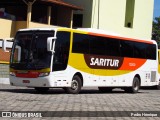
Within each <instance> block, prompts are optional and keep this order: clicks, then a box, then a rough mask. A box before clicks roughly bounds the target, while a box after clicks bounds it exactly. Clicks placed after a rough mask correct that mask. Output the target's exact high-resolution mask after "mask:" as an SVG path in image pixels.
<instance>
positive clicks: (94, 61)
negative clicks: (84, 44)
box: [84, 54, 123, 70]
mask: <svg viewBox="0 0 160 120" xmlns="http://www.w3.org/2000/svg"><path fill="white" fill-rule="evenodd" d="M84 58H85V61H86V64H87V65H88V67H90V68H93V69H114V70H116V69H119V68H120V67H121V66H122V63H123V58H121V57H114V56H100V55H88V54H85V55H84Z"/></svg>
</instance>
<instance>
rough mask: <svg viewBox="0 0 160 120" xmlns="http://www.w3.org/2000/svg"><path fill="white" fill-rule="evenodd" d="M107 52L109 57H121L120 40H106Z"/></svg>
mask: <svg viewBox="0 0 160 120" xmlns="http://www.w3.org/2000/svg"><path fill="white" fill-rule="evenodd" d="M106 45H107V47H106V50H107V55H109V56H120V44H119V40H118V39H112V38H106Z"/></svg>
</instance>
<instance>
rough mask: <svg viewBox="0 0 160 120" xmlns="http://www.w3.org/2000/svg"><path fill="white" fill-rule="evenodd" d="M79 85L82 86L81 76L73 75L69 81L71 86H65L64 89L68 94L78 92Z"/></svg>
mask: <svg viewBox="0 0 160 120" xmlns="http://www.w3.org/2000/svg"><path fill="white" fill-rule="evenodd" d="M81 87H82V81H81V78H80V77H79V76H78V75H75V76H74V77H73V80H72V82H71V87H67V88H65V91H66V92H67V93H69V94H78V93H79V92H80V90H81Z"/></svg>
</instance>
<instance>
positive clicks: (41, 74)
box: [39, 72, 49, 77]
mask: <svg viewBox="0 0 160 120" xmlns="http://www.w3.org/2000/svg"><path fill="white" fill-rule="evenodd" d="M48 75H49V72H44V73H39V77H44V76H48Z"/></svg>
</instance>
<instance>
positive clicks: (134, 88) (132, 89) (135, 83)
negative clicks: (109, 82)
mask: <svg viewBox="0 0 160 120" xmlns="http://www.w3.org/2000/svg"><path fill="white" fill-rule="evenodd" d="M139 88H140V80H139V78H138V77H134V79H133V83H132V87H128V88H125V91H126V92H128V93H138V91H139Z"/></svg>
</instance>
